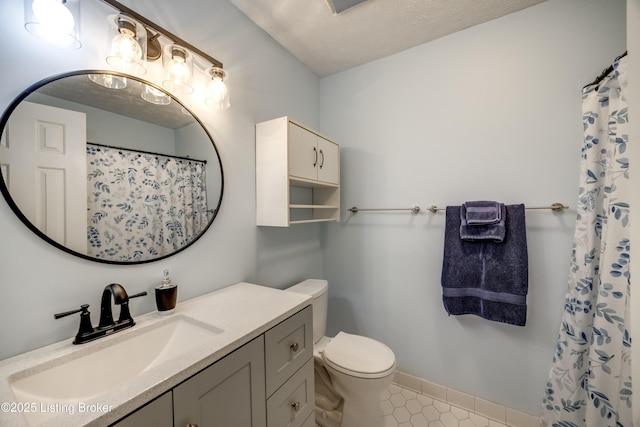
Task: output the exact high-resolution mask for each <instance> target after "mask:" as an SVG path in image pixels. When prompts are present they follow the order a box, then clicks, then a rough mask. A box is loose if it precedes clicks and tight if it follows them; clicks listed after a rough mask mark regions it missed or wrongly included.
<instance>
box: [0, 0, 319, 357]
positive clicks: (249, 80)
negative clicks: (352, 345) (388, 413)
mask: <svg viewBox="0 0 640 427" xmlns="http://www.w3.org/2000/svg"><path fill="white" fill-rule="evenodd" d="M124 3H126V5H128V6H129V7H131V8H132V9H134V10H136V11H138V12H140V13H142V14H143V15H145V16H147V17H148V18H150V19H152V20H154V21H155V22H157V23H158V24H159V25H162V26H164V27H165V28H167V29H169V30H170V31H172V32H174V33H175V34H179V35H180V36H181V37H182V38H184V39H185V40H187V41H189V42H190V43H192V44H194V45H196V46H198V47H199V48H201V49H202V50H204V51H206V52H209V53H210V54H211V55H212V56H214V57H216V58H217V59H219V60H220V61H222V62H223V63H224V64H225V69H226V70H227V71H229V73H230V75H231V80H230V82H231V83H230V90H231V96H232V98H231V102H232V108H231V109H229V110H226V111H216V110H213V109H208V108H207V107H206V106H204V105H203V104H202V103H201V102H200V100H199V99H197V98H196V97H186V98H184V99H183V100H184V102H185V104H186V105H187V106H188V107H189V108H190V109H191V110H192V111H194V112H195V113H196V114H198V115H199V116H200V118H201V120H202V121H203V122H204V123H205V125H206V126H207V129H208V131H209V132H210V134H211V135H212V136H213V138H214V139H215V141H216V144H217V146H218V148H219V150H220V155H221V157H222V162H223V167H224V172H225V192H224V200H223V203H222V207H221V211H220V213H219V214H218V217H217V219H216V222H215V223H214V225H213V226H212V227H211V228H210V229H209V231H208V232H207V233H206V234H205V236H204V237H203V238H201V239H200V240H199V241H198V242H196V243H195V244H194V245H193V246H191V247H190V248H188V249H187V250H185V251H183V252H181V253H180V254H178V255H176V256H173V257H171V258H168V259H167V260H164V261H159V262H155V263H151V264H145V265H142V266H124V267H122V266H110V265H105V264H99V263H95V262H89V261H85V260H82V259H80V258H75V257H73V256H71V255H67V254H66V253H63V252H61V251H59V250H58V249H56V248H54V247H52V246H49V245H48V244H45V243H43V241H41V240H40V239H39V238H38V237H37V236H36V235H35V234H33V233H32V232H31V231H30V230H29V229H27V227H26V226H24V225H23V224H22V223H21V222H20V221H19V220H18V218H17V217H16V216H15V215H14V214H13V213H12V211H11V209H10V208H9V206H8V204H7V203H6V202H5V200H4V199H2V200H0V236H1V237H0V272H1V279H0V283H1V284H2V285H1V288H2V292H3V295H2V301H3V303H2V309H0V324H2V325H3V327H2V328H0V342H1V343H2V345H0V359H3V358H6V357H9V356H12V355H15V354H18V353H22V352H24V351H27V350H30V349H33V348H36V347H40V346H42V345H45V344H48V343H52V342H55V341H59V340H61V339H64V338H68V337H71V336H73V335H75V333H76V331H77V328H78V322H79V320H78V319H77V318H73V317H68V318H65V319H61V320H54V319H53V314H54V313H57V312H60V311H65V310H70V309H73V308H76V307H79V306H80V305H81V304H83V303H88V304H90V305H91V308H90V310H91V311H92V315H93V317H94V323H95V322H97V316H98V314H99V306H100V295H101V292H102V289H103V288H104V286H105V285H107V284H109V283H113V282H118V283H121V284H122V285H123V286H125V288H126V289H127V290H128V291H129V292H131V293H136V292H139V291H143V290H147V291H151V290H152V289H153V287H154V286H156V285H157V284H159V283H160V280H161V279H162V272H163V270H164V269H165V268H168V269H169V270H170V271H171V276H172V277H173V280H174V281H175V282H177V283H178V284H179V299H186V298H191V297H194V296H197V295H200V294H203V293H206V292H210V291H213V290H215V289H219V288H222V287H224V286H228V285H231V284H233V283H236V282H239V281H252V282H255V283H259V284H264V285H268V286H278V287H284V286H286V285H290V284H294V283H295V282H296V281H298V280H302V279H304V278H306V277H309V276H318V277H319V276H321V275H322V249H321V247H320V241H319V237H318V236H319V233H318V230H319V227H318V226H311V227H302V228H293V229H290V230H263V229H259V228H257V227H256V226H255V189H254V188H255V184H254V181H255V173H254V168H255V154H254V126H255V123H256V122H259V121H263V120H267V119H271V118H275V117H279V116H282V115H287V114H288V115H294V116H295V117H296V118H297V119H298V120H300V121H302V122H303V123H307V124H308V125H309V126H312V127H318V126H319V78H318V77H317V76H316V75H315V74H313V73H312V72H311V71H309V70H308V69H307V68H306V67H305V66H303V65H302V64H301V63H300V62H299V61H297V60H296V59H295V58H293V57H292V56H291V55H290V54H289V53H288V52H286V51H285V50H284V49H283V48H282V47H281V46H280V45H279V44H277V43H276V42H275V41H274V40H273V39H271V38H270V37H269V36H267V35H266V34H265V33H264V32H263V31H262V30H260V29H259V28H258V27H256V26H255V25H254V24H253V23H252V22H251V21H250V20H249V19H248V18H247V17H246V16H245V15H244V14H242V13H241V12H240V11H239V10H237V9H236V8H235V7H234V6H233V5H232V4H231V3H229V2H228V1H226V0H184V1H181V2H180V4H179V7H176V3H175V2H172V1H168V0H165V1H162V2H158V1H152V0H146V1H144V0H130V1H126V2H124ZM82 8H83V9H82V15H83V16H82V39H83V40H82V41H83V44H84V45H83V47H82V49H80V50H66V49H61V48H57V47H54V46H51V45H48V44H46V43H44V42H42V41H40V40H38V39H36V38H34V37H33V36H31V35H30V34H29V33H27V32H26V31H25V30H24V28H23V21H22V19H23V18H22V16H23V2H22V0H7V1H2V2H0V35H1V36H2V38H3V39H4V40H10V41H11V42H10V43H5V44H4V45H3V48H2V52H3V56H5V57H6V58H12V60H10V61H2V62H1V63H0V75H1V76H2V79H3V83H2V85H0V111H2V110H4V109H5V108H6V107H7V106H8V105H9V103H10V102H11V101H12V100H13V99H14V98H15V97H16V96H17V95H18V94H20V92H21V91H22V90H24V89H25V88H27V87H28V86H30V85H32V84H33V83H35V82H37V81H39V80H41V79H43V78H45V77H48V76H50V75H55V74H58V73H62V72H66V71H70V70H76V69H108V66H107V64H106V62H105V61H104V52H103V51H104V46H105V40H104V29H105V28H106V21H105V20H104V17H105V16H106V14H108V13H113V12H112V11H111V10H110V9H109V8H108V7H107V6H106V5H104V4H102V3H101V2H98V1H95V0H94V1H83V2H82ZM194 15H206V16H208V17H209V26H208V34H207V35H206V37H203V38H201V39H197V38H196V37H195V36H193V35H192V34H191V24H190V22H191V20H192V18H193V17H194ZM151 295H153V294H152V293H151ZM131 306H132V313H133V315H134V317H135V316H136V315H139V314H141V313H145V312H149V311H152V310H153V309H154V308H155V307H154V303H153V297H152V296H150V297H148V298H145V299H138V300H135V301H134V302H132V304H131Z"/></svg>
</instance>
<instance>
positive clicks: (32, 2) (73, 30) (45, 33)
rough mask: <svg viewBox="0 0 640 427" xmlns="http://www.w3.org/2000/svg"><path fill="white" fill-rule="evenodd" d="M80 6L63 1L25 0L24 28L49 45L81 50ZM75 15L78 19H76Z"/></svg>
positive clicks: (75, 2) (76, 3)
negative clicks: (78, 22)
mask: <svg viewBox="0 0 640 427" xmlns="http://www.w3.org/2000/svg"><path fill="white" fill-rule="evenodd" d="M79 7H80V4H79V3H78V2H77V1H74V2H73V3H72V4H71V3H70V2H68V1H62V0H25V24H24V27H25V28H26V29H27V31H29V32H30V33H31V34H33V35H34V36H36V37H38V38H40V39H42V40H45V41H47V42H49V43H52V44H55V45H58V46H63V47H73V48H76V49H77V48H80V46H82V43H80V38H79V36H80V34H79V29H78V27H79V25H77V22H76V18H78V19H79V16H80V9H79ZM74 13H75V14H76V17H74Z"/></svg>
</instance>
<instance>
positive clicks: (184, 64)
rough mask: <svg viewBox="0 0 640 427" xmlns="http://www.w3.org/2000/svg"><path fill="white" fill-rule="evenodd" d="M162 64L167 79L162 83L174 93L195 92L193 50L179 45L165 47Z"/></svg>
mask: <svg viewBox="0 0 640 427" xmlns="http://www.w3.org/2000/svg"><path fill="white" fill-rule="evenodd" d="M162 64H163V67H164V72H165V79H164V81H163V82H162V85H163V86H164V87H165V88H167V89H169V90H170V91H171V92H173V93H174V94H178V95H185V94H189V93H193V81H192V80H193V69H192V68H193V58H192V55H191V52H189V51H188V50H187V49H185V48H184V47H182V46H179V45H176V44H174V45H167V46H165V47H164V48H163V52H162Z"/></svg>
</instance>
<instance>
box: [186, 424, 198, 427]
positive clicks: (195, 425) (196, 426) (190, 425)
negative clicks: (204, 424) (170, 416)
mask: <svg viewBox="0 0 640 427" xmlns="http://www.w3.org/2000/svg"><path fill="white" fill-rule="evenodd" d="M186 427H198V424H187V426H186Z"/></svg>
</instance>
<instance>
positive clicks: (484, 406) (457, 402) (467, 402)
mask: <svg viewBox="0 0 640 427" xmlns="http://www.w3.org/2000/svg"><path fill="white" fill-rule="evenodd" d="M394 382H395V383H396V384H398V385H400V386H402V387H404V388H408V389H410V390H413V391H415V392H418V393H421V394H424V395H427V396H429V397H431V398H433V399H437V400H440V401H442V402H447V403H448V404H450V405H454V406H457V407H459V408H462V409H465V410H467V411H469V412H473V413H475V414H478V415H480V416H483V417H485V418H488V419H490V420H494V421H497V422H499V423H502V424H506V425H508V426H510V427H540V425H541V424H540V419H539V418H538V417H536V416H534V415H531V414H527V413H524V412H521V411H516V410H515V409H511V408H507V407H506V406H504V405H500V404H497V403H494V402H490V401H488V400H484V399H481V398H479V397H476V396H473V395H471V394H467V393H463V392H460V391H457V390H454V389H451V388H447V387H445V386H442V385H439V384H436V383H432V382H431V381H427V380H425V379H422V378H419V377H414V376H412V375H409V374H405V373H404V372H400V371H396V373H395V376H394Z"/></svg>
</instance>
